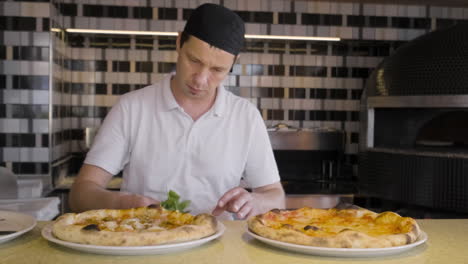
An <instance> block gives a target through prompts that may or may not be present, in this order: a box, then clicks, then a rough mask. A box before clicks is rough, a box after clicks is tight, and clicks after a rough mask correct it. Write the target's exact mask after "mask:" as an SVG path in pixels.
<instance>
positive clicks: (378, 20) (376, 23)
mask: <svg viewBox="0 0 468 264" xmlns="http://www.w3.org/2000/svg"><path fill="white" fill-rule="evenodd" d="M368 19H369V24H368V26H369V27H379V28H382V27H388V19H387V17H385V16H369V17H368Z"/></svg>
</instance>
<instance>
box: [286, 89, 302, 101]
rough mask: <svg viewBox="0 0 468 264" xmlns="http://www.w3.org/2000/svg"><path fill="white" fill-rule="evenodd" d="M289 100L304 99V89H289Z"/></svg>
mask: <svg viewBox="0 0 468 264" xmlns="http://www.w3.org/2000/svg"><path fill="white" fill-rule="evenodd" d="M289 98H300V99H305V98H306V90H305V88H290V89H289Z"/></svg>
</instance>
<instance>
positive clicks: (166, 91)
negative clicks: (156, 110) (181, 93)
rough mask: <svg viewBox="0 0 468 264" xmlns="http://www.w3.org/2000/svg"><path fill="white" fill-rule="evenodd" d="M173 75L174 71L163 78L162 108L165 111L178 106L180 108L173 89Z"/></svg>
mask: <svg viewBox="0 0 468 264" xmlns="http://www.w3.org/2000/svg"><path fill="white" fill-rule="evenodd" d="M173 76H174V73H171V74H168V75H167V76H166V77H165V78H164V80H163V84H162V108H163V110H164V111H170V110H173V109H176V108H180V106H179V104H178V103H177V101H176V99H175V97H174V94H173V93H172V90H171V79H172V77H173Z"/></svg>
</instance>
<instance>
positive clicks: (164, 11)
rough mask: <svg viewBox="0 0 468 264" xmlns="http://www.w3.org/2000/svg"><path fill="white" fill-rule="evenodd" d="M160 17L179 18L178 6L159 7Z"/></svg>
mask: <svg viewBox="0 0 468 264" xmlns="http://www.w3.org/2000/svg"><path fill="white" fill-rule="evenodd" d="M158 18H159V19H163V20H177V8H164V7H160V8H158Z"/></svg>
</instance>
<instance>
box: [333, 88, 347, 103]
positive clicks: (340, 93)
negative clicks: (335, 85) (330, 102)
mask: <svg viewBox="0 0 468 264" xmlns="http://www.w3.org/2000/svg"><path fill="white" fill-rule="evenodd" d="M347 98H348V90H346V89H330V99H338V100H345V99H347Z"/></svg>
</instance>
